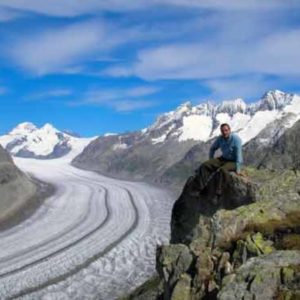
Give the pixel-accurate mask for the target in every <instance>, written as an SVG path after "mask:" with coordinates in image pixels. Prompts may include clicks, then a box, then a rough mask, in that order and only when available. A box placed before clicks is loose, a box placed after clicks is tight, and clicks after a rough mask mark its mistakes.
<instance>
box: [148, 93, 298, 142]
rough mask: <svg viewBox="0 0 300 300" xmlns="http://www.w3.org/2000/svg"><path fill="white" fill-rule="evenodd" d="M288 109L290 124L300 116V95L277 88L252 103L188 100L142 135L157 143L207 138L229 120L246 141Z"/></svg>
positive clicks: (166, 114)
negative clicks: (198, 102)
mask: <svg viewBox="0 0 300 300" xmlns="http://www.w3.org/2000/svg"><path fill="white" fill-rule="evenodd" d="M289 112H291V113H293V114H294V115H292V116H291V122H288V123H287V127H290V126H292V125H293V124H294V123H295V122H296V121H297V120H298V118H300V97H299V96H297V95H294V94H286V93H284V92H281V91H278V90H275V91H269V92H267V93H266V94H265V95H263V97H262V98H261V99H260V100H259V101H257V102H254V103H250V104H246V103H245V101H244V100H243V99H241V98H238V99H234V100H226V101H223V102H221V103H219V104H213V103H211V102H207V103H201V104H199V105H196V106H193V105H192V104H191V102H186V103H183V104H182V105H180V106H179V107H178V108H177V109H176V110H174V111H171V112H168V113H165V114H163V115H161V116H160V117H159V118H158V119H157V120H156V122H155V123H154V124H153V125H152V126H150V127H148V128H147V129H144V130H143V134H145V135H149V136H151V137H152V142H153V143H154V144H155V143H162V142H164V141H165V140H166V139H168V138H176V139H178V141H185V140H188V139H193V140H197V141H208V140H209V139H211V138H213V137H215V136H217V135H218V134H219V133H220V132H219V125H220V124H221V123H225V122H226V123H229V124H230V125H231V127H232V130H233V131H236V132H239V134H240V136H241V138H242V140H243V143H246V142H248V141H249V140H251V139H252V138H254V137H255V136H256V135H257V134H258V133H259V132H260V131H261V130H262V129H264V128H265V126H267V124H269V123H270V122H273V121H275V120H276V119H281V118H282V117H284V116H285V115H286V114H287V113H289Z"/></svg>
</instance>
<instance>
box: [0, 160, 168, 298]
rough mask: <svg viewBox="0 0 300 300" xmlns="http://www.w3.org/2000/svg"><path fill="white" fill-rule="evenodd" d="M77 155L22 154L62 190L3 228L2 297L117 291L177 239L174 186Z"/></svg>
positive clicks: (146, 271) (140, 277)
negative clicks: (84, 164) (80, 162)
mask: <svg viewBox="0 0 300 300" xmlns="http://www.w3.org/2000/svg"><path fill="white" fill-rule="evenodd" d="M70 159H71V157H70V156H67V157H64V158H61V159H53V160H37V159H23V158H15V159H14V160H15V163H16V164H17V165H18V167H19V168H21V169H22V170H23V171H26V172H29V173H32V174H33V175H34V176H36V177H37V178H39V179H41V180H43V181H46V182H49V183H51V184H53V185H54V186H55V187H56V192H55V194H54V195H53V196H51V197H49V198H48V199H46V200H45V202H44V203H43V204H42V205H41V206H40V208H39V209H38V210H37V211H36V212H35V213H34V214H33V215H32V216H31V217H30V218H29V219H27V220H26V221H24V222H22V223H20V224H19V225H17V226H15V227H12V228H11V229H8V230H6V231H3V232H0V241H1V247H0V299H11V298H13V299H15V298H17V299H80V300H82V299H115V298H117V297H119V296H122V295H124V294H126V293H128V291H130V290H131V289H133V288H134V287H136V286H138V285H139V284H141V283H142V282H143V281H145V280H146V279H147V278H148V277H149V276H150V275H151V274H152V273H153V272H154V270H155V250H156V245H157V244H162V243H168V240H169V234H170V228H169V227H170V225H169V222H170V218H171V210H172V205H173V201H174V199H173V197H172V196H171V194H170V193H169V192H167V191H165V190H163V189H160V188H156V187H153V186H150V185H148V184H146V183H140V182H129V181H120V180H116V179H111V178H107V177H104V176H101V175H98V174H96V173H94V172H88V171H83V170H79V169H77V168H75V167H73V166H71V165H70V164H69V161H70Z"/></svg>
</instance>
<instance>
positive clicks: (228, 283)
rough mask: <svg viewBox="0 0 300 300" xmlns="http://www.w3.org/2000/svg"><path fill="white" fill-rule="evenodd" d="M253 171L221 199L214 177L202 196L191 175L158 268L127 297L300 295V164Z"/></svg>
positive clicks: (179, 299) (235, 179)
mask: <svg viewBox="0 0 300 300" xmlns="http://www.w3.org/2000/svg"><path fill="white" fill-rule="evenodd" d="M246 171H247V173H248V176H249V177H241V176H236V175H234V174H232V176H231V182H230V184H229V186H228V187H227V189H226V190H225V191H224V193H223V195H222V197H221V198H220V200H219V202H218V203H217V204H213V203H212V197H213V190H214V187H215V183H216V182H215V181H211V183H210V185H209V187H208V189H207V190H206V191H205V193H204V194H203V195H201V196H198V197H195V196H193V194H192V192H193V190H194V189H195V180H194V178H193V177H192V178H190V179H189V180H188V181H187V183H186V185H185V187H184V189H183V191H182V194H181V196H180V197H179V199H178V200H177V202H176V203H175V205H174V208H173V212H172V221H171V229H172V230H171V243H170V245H163V246H160V247H158V249H157V264H156V266H157V272H158V275H157V276H156V277H154V278H152V279H151V280H150V281H148V282H146V283H145V284H144V285H143V286H141V287H140V288H139V289H137V290H136V291H135V292H134V293H132V294H131V295H130V296H129V297H127V298H126V299H143V300H147V299H148V300H150V299H171V300H185V299H187V300H196V299H219V300H227V299H228V300H229V299H230V300H232V299H256V300H260V299H261V300H268V299H300V174H299V171H293V170H285V171H268V170H266V169H262V170H257V169H254V168H247V170H246ZM249 178H251V181H250V180H249Z"/></svg>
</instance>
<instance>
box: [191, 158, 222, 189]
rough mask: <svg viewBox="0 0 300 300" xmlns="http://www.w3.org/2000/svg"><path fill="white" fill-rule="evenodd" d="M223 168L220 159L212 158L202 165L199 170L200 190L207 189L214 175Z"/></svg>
mask: <svg viewBox="0 0 300 300" xmlns="http://www.w3.org/2000/svg"><path fill="white" fill-rule="evenodd" d="M221 166H222V162H221V160H220V159H219V158H211V159H209V160H207V161H205V162H204V163H202V164H201V165H200V167H199V168H198V170H197V172H196V173H197V176H196V178H197V182H198V189H199V190H200V191H201V190H203V189H204V188H205V186H206V185H207V183H208V181H209V180H210V179H211V177H212V175H213V173H214V172H215V171H216V170H217V169H218V168H220V167H221Z"/></svg>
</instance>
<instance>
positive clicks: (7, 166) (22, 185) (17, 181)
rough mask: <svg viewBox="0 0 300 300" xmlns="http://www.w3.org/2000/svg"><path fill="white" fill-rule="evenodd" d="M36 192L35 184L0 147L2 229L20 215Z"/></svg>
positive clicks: (0, 217) (0, 211)
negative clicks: (6, 222) (6, 223)
mask: <svg viewBox="0 0 300 300" xmlns="http://www.w3.org/2000/svg"><path fill="white" fill-rule="evenodd" d="M36 192H37V187H36V185H35V183H34V182H33V181H32V180H31V179H30V178H29V177H28V176H27V175H26V174H24V173H22V172H21V171H20V170H19V169H18V168H17V167H16V166H15V164H14V163H13V160H12V158H11V157H10V155H9V154H8V152H7V151H6V150H4V149H3V148H2V147H1V146H0V195H1V196H0V228H1V227H2V225H3V223H4V222H5V221H7V220H8V219H10V218H11V217H12V216H14V215H15V214H16V213H19V212H20V211H21V210H22V208H23V207H24V205H25V204H26V203H27V201H28V200H29V199H31V198H32V197H33V196H34V195H35V194H36Z"/></svg>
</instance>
